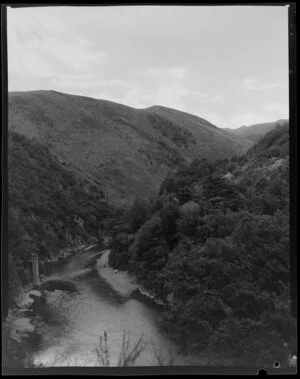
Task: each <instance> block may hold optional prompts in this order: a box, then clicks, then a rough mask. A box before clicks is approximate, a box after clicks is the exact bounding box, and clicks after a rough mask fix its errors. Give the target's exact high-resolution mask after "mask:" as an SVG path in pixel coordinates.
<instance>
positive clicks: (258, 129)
mask: <svg viewBox="0 0 300 379" xmlns="http://www.w3.org/2000/svg"><path fill="white" fill-rule="evenodd" d="M286 122H288V120H278V121H274V122H266V123H262V124H255V125H250V126H241V127H240V128H237V129H226V130H227V131H230V132H231V133H232V134H234V135H236V136H239V137H242V138H244V139H247V140H249V141H252V142H253V143H255V142H257V141H258V140H259V139H260V138H261V137H263V136H264V135H265V134H266V133H268V132H269V131H271V130H273V129H274V128H275V126H276V125H283V124H284V123H286Z"/></svg>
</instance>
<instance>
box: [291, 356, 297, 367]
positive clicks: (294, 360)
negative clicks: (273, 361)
mask: <svg viewBox="0 0 300 379" xmlns="http://www.w3.org/2000/svg"><path fill="white" fill-rule="evenodd" d="M289 366H290V367H297V357H296V355H293V356H292V358H290V360H289Z"/></svg>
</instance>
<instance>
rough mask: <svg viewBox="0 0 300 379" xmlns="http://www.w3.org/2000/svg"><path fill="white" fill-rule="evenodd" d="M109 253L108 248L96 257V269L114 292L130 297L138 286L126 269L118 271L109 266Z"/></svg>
mask: <svg viewBox="0 0 300 379" xmlns="http://www.w3.org/2000/svg"><path fill="white" fill-rule="evenodd" d="M109 254H110V250H105V251H104V252H103V253H102V255H101V257H100V258H99V259H97V263H96V270H97V272H98V274H99V275H100V276H101V277H102V278H103V279H104V280H105V281H106V282H107V283H108V284H109V285H110V286H111V287H112V288H113V289H114V290H115V291H116V292H118V293H119V294H120V295H122V296H124V297H130V296H131V294H132V292H133V291H135V290H137V289H138V288H139V286H138V285H137V284H136V283H135V278H134V277H132V276H130V275H129V274H128V272H127V271H118V270H115V269H114V268H112V267H110V266H109V263H108V259H109Z"/></svg>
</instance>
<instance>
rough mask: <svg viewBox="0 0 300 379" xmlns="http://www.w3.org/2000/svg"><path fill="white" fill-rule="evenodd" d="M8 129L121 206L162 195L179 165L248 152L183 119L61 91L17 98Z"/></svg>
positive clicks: (188, 117) (12, 97)
mask: <svg viewBox="0 0 300 379" xmlns="http://www.w3.org/2000/svg"><path fill="white" fill-rule="evenodd" d="M9 129H10V130H12V131H15V132H17V133H21V134H23V135H26V136H27V137H29V138H32V139H35V140H36V141H38V142H40V143H41V144H43V145H44V146H46V147H47V148H49V151H50V152H51V153H52V154H54V155H55V156H56V157H57V159H58V160H59V161H60V162H61V163H63V164H64V165H65V166H66V168H68V169H70V170H71V171H73V172H74V173H75V174H76V175H80V176H81V177H82V178H84V179H87V180H90V181H92V182H96V183H100V185H101V188H102V189H103V191H104V193H105V195H106V197H107V198H108V199H109V200H112V201H114V202H116V203H117V202H119V203H120V202H126V201H132V200H133V198H134V197H135V196H136V194H142V195H144V196H152V195H155V194H156V193H157V191H158V188H159V185H160V183H161V181H162V179H163V178H164V177H165V175H166V173H167V172H168V171H169V170H170V169H173V168H176V167H177V166H178V165H179V164H180V163H183V162H185V161H189V160H191V159H193V158H195V157H199V158H202V157H203V158H207V159H216V158H225V157H230V156H232V155H239V154H242V153H244V152H245V150H246V149H247V147H249V143H247V142H243V141H242V142H241V141H240V140H239V139H238V138H237V137H234V138H233V137H232V136H230V134H229V133H227V132H226V131H224V130H222V129H219V128H217V127H215V126H213V125H212V124H210V123H209V122H207V121H205V120H203V119H200V118H198V117H195V116H192V115H189V114H186V113H183V112H179V111H175V110H170V109H167V108H163V107H154V108H153V109H151V108H148V109H145V110H137V109H134V108H130V107H127V106H124V105H121V104H116V103H113V102H110V101H104V100H95V99H91V98H87V97H82V96H73V95H66V94H62V93H59V92H55V91H32V92H13V93H10V94H9Z"/></svg>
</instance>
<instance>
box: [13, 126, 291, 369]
mask: <svg viewBox="0 0 300 379" xmlns="http://www.w3.org/2000/svg"><path fill="white" fill-rule="evenodd" d="M8 148H9V162H8V163H9V167H8V172H9V178H8V179H9V186H8V190H9V223H8V225H9V236H8V241H9V284H10V294H11V298H12V297H13V296H14V295H16V294H17V292H18V288H19V287H20V286H24V285H26V284H27V283H29V282H30V281H31V277H30V276H31V274H30V266H29V264H28V261H29V258H30V254H31V253H32V252H34V251H37V252H38V253H39V254H40V256H41V257H52V256H54V255H55V254H57V252H58V251H59V250H60V249H63V248H65V247H66V246H68V245H73V246H74V245H76V244H77V245H78V244H82V243H88V242H91V241H92V240H97V239H98V240H99V241H101V238H102V236H103V235H106V236H109V237H110V240H111V255H110V264H111V265H112V266H113V267H115V268H118V269H123V270H128V271H129V272H130V273H132V274H134V275H135V277H136V278H137V281H138V283H139V284H141V285H142V286H143V287H144V288H145V289H147V290H148V291H149V292H151V293H153V294H154V295H155V297H156V298H158V299H160V300H162V302H163V303H164V307H163V315H164V318H163V321H162V323H161V327H162V328H163V329H164V330H165V331H166V332H167V333H168V334H169V335H170V336H171V337H172V338H174V340H175V341H176V343H177V344H178V345H180V346H181V348H182V350H183V351H184V352H186V353H189V352H199V351H202V352H205V351H207V352H213V353H217V354H218V355H222V356H229V357H239V358H241V359H244V362H245V364H249V365H251V363H252V362H253V360H255V362H257V363H258V364H270V362H274V361H275V360H278V361H279V362H280V361H282V359H285V358H286V354H287V346H288V349H290V350H293V349H295V348H296V337H295V336H296V320H295V319H293V318H292V316H291V314H290V307H289V301H290V293H289V286H290V268H289V257H290V241H289V238H290V236H289V206H290V205H289V126H288V124H284V125H278V126H277V127H276V128H275V129H274V130H272V131H270V132H269V133H267V134H266V135H265V136H264V137H263V138H262V139H261V140H260V141H259V142H258V143H257V144H256V145H254V146H253V147H252V148H251V149H250V150H249V151H248V152H247V154H245V155H243V156H240V157H236V156H235V157H233V158H231V159H230V160H228V159H225V160H216V161H215V162H212V161H208V160H205V159H201V160H199V159H195V160H194V161H192V162H191V163H190V164H187V163H182V165H181V166H180V168H179V169H177V170H172V171H170V172H169V174H168V175H167V176H166V177H165V179H164V181H163V182H162V183H161V186H160V190H159V194H158V196H156V197H152V198H144V197H137V198H136V200H135V201H134V203H133V205H132V206H131V207H130V208H122V209H121V208H118V209H117V208H115V207H113V206H112V205H111V204H110V203H109V202H108V201H107V200H106V199H105V196H104V194H103V192H102V191H101V187H100V186H99V185H96V184H93V183H91V182H88V181H87V180H85V181H84V180H80V179H79V178H78V177H75V175H74V174H73V173H72V172H70V171H68V170H67V169H66V168H65V167H64V166H63V165H61V164H60V163H59V162H58V161H57V160H56V159H55V157H54V156H53V155H51V154H50V152H49V151H48V149H47V148H46V147H44V146H42V145H41V144H39V143H38V142H35V141H34V140H30V139H28V138H26V137H24V136H21V135H19V134H17V133H14V132H10V133H9V144H8Z"/></svg>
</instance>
